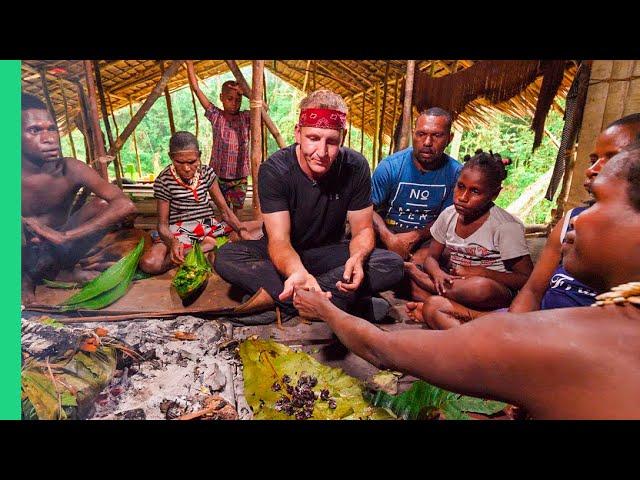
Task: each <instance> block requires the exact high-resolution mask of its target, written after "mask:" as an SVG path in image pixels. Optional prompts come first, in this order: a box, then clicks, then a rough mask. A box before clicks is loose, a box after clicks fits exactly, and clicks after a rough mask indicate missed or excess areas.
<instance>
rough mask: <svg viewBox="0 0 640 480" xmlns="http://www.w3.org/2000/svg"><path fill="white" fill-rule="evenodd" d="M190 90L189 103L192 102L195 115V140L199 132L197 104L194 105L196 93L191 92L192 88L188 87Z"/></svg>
mask: <svg viewBox="0 0 640 480" xmlns="http://www.w3.org/2000/svg"><path fill="white" fill-rule="evenodd" d="M189 91H190V92H191V103H193V114H194V115H195V117H196V140H198V134H199V133H200V122H199V121H198V106H197V105H196V95H195V94H194V93H193V88H189Z"/></svg>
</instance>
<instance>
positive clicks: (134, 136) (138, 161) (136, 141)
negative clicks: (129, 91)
mask: <svg viewBox="0 0 640 480" xmlns="http://www.w3.org/2000/svg"><path fill="white" fill-rule="evenodd" d="M129 119H130V121H131V120H133V104H132V103H131V96H129ZM133 149H134V150H135V151H136V163H137V164H138V177H139V178H140V179H142V163H140V154H139V153H138V140H137V139H136V131H135V129H134V130H133Z"/></svg>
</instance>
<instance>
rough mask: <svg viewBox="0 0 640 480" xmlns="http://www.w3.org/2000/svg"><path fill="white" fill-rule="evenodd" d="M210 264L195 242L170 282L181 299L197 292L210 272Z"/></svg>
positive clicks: (198, 244)
mask: <svg viewBox="0 0 640 480" xmlns="http://www.w3.org/2000/svg"><path fill="white" fill-rule="evenodd" d="M211 271H212V269H211V265H210V264H209V261H208V260H207V258H206V257H205V255H204V253H203V252H202V247H201V246H200V243H199V242H195V244H194V245H193V247H192V248H191V250H189V253H187V255H186V256H185V257H184V263H183V264H182V265H180V267H179V268H178V271H177V272H176V274H175V276H174V277H173V280H172V282H171V284H172V285H173V286H174V287H175V289H176V291H177V292H178V295H179V296H180V298H181V299H182V300H185V299H188V298H189V297H191V296H192V295H193V294H194V293H195V292H197V291H198V290H199V289H200V288H201V287H202V286H203V285H204V284H205V282H206V281H207V279H208V278H209V275H210V274H211Z"/></svg>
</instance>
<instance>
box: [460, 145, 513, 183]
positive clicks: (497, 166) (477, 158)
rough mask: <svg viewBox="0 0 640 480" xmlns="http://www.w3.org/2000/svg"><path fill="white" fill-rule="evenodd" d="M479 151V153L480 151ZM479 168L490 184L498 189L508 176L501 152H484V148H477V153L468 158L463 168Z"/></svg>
mask: <svg viewBox="0 0 640 480" xmlns="http://www.w3.org/2000/svg"><path fill="white" fill-rule="evenodd" d="M478 152H479V153H478ZM471 168H478V169H480V170H482V172H483V173H484V175H485V177H486V179H487V181H488V182H489V184H490V186H491V187H492V188H494V189H496V190H497V189H498V188H500V187H501V186H502V181H503V180H504V179H505V178H507V170H506V168H504V165H503V163H502V157H501V156H500V154H499V153H495V154H494V153H493V152H491V151H490V152H489V153H486V152H483V151H482V149H478V150H476V154H475V155H474V156H473V157H471V158H469V159H468V160H466V156H465V164H464V166H463V167H462V170H465V169H471Z"/></svg>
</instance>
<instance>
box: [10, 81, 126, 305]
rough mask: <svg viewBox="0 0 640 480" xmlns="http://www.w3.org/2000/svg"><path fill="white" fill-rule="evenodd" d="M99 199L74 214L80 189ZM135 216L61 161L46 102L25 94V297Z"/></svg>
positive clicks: (122, 200)
mask: <svg viewBox="0 0 640 480" xmlns="http://www.w3.org/2000/svg"><path fill="white" fill-rule="evenodd" d="M82 187H86V188H88V189H89V190H90V191H91V192H92V193H93V194H94V195H95V197H96V198H94V199H93V200H90V201H88V202H87V203H86V204H85V205H84V206H82V208H80V209H79V210H77V211H76V212H75V213H73V214H72V215H70V210H71V206H72V204H73V201H74V199H75V197H76V194H77V193H78V191H79V190H80V189H81V188H82ZM135 213H136V208H135V205H134V204H133V202H132V201H131V200H130V199H129V198H127V196H126V195H125V194H124V193H122V191H120V190H119V189H118V188H117V187H116V186H114V185H111V184H110V183H109V182H107V181H106V180H104V179H103V178H101V177H100V176H99V175H98V173H97V172H96V171H95V170H94V169H92V168H90V167H89V166H87V165H86V164H85V163H82V162H80V161H79V160H76V159H75V158H64V157H62V150H61V148H60V135H59V133H58V128H57V125H56V123H55V121H54V119H53V118H51V115H50V114H49V112H48V110H47V107H46V106H45V104H44V103H43V102H42V101H41V100H40V99H38V98H37V97H34V96H33V95H29V94H23V95H22V224H23V234H24V236H23V247H22V299H23V303H24V304H29V303H32V302H33V300H34V290H35V286H36V284H37V283H38V282H39V281H40V280H41V279H42V278H50V279H53V278H55V276H56V275H57V273H58V272H59V271H60V270H63V269H71V268H72V267H73V266H74V265H75V264H76V263H77V262H78V260H79V259H80V258H82V256H83V255H84V254H86V253H87V251H89V249H91V247H92V246H94V245H95V244H96V243H98V242H99V241H100V239H101V238H102V237H103V236H104V235H105V233H107V232H108V231H109V229H110V228H113V227H114V226H115V225H117V224H118V223H119V222H122V221H123V220H125V219H126V218H128V217H132V216H133V215H134V214H135Z"/></svg>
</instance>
